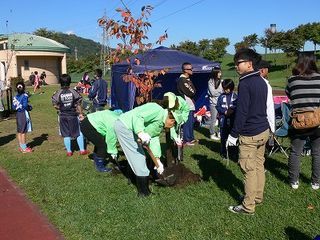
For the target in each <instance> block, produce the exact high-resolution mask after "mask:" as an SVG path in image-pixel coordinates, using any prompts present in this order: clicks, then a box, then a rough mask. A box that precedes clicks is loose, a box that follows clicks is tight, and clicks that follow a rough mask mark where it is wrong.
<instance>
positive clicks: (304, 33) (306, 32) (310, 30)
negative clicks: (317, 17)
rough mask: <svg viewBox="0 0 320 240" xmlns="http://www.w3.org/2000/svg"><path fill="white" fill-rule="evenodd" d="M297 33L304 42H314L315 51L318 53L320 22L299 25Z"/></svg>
mask: <svg viewBox="0 0 320 240" xmlns="http://www.w3.org/2000/svg"><path fill="white" fill-rule="evenodd" d="M296 32H297V34H299V35H300V36H301V37H302V38H303V39H304V41H310V42H312V43H313V45H314V51H315V52H316V50H317V44H320V22H313V23H307V24H304V25H299V26H298V27H297V28H296Z"/></svg>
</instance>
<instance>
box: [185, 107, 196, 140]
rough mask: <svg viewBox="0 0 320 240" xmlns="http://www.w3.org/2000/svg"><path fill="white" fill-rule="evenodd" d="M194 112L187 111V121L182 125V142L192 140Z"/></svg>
mask: <svg viewBox="0 0 320 240" xmlns="http://www.w3.org/2000/svg"><path fill="white" fill-rule="evenodd" d="M193 115H194V111H193V110H192V111H189V116H188V120H187V121H186V122H185V123H184V124H183V141H184V142H191V141H192V140H194V133H193V125H194V116H193Z"/></svg>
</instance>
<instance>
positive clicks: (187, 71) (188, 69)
mask: <svg viewBox="0 0 320 240" xmlns="http://www.w3.org/2000/svg"><path fill="white" fill-rule="evenodd" d="M182 72H183V73H182V74H181V75H180V77H179V79H178V81H177V90H178V93H179V95H180V96H181V97H183V98H184V99H185V100H186V102H187V103H188V105H189V108H190V111H189V116H188V120H187V122H186V123H185V124H184V125H183V143H184V144H185V145H189V146H193V145H194V144H195V143H196V140H195V138H194V133H193V125H194V116H193V115H194V111H195V104H194V97H195V95H196V88H195V87H194V85H193V83H192V81H191V80H190V77H191V76H192V73H193V69H192V65H191V63H188V62H185V63H183V64H182Z"/></svg>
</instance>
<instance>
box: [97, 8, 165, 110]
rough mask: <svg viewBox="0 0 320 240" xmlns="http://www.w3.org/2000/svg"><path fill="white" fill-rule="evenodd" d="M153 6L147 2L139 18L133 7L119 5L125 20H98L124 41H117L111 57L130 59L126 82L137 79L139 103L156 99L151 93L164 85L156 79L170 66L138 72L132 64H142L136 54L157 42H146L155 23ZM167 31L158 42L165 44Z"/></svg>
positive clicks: (108, 30) (114, 58)
mask: <svg viewBox="0 0 320 240" xmlns="http://www.w3.org/2000/svg"><path fill="white" fill-rule="evenodd" d="M152 10H153V7H152V6H150V5H146V6H143V7H142V8H141V12H140V16H139V17H137V18H135V17H134V16H133V15H132V13H131V11H130V10H129V9H128V8H127V7H126V6H125V8H117V9H116V11H117V12H118V13H120V16H121V18H122V20H121V21H120V20H118V21H116V20H114V19H105V18H100V19H99V20H98V24H99V26H102V27H105V28H106V32H107V34H108V35H109V36H111V37H115V38H116V39H119V40H120V41H121V43H118V44H117V47H116V48H115V49H114V50H112V51H111V54H110V56H108V59H107V61H109V63H111V64H113V63H118V62H121V61H127V62H128V64H129V68H128V71H127V73H126V74H125V75H124V76H123V80H124V81H126V82H129V81H131V82H133V83H134V84H135V86H136V88H137V89H138V91H137V94H136V101H137V103H138V105H140V104H142V103H145V102H149V101H150V100H151V99H152V96H151V93H152V90H153V89H154V88H155V87H161V85H160V84H159V83H157V82H155V79H156V78H157V77H158V76H159V75H160V74H165V73H166V72H167V71H168V69H159V70H157V71H151V70H148V69H147V68H146V69H145V71H144V73H143V74H136V73H134V72H133V71H132V65H133V64H136V65H140V60H139V59H137V58H135V59H133V58H132V56H134V55H136V54H139V53H141V54H143V53H144V52H145V51H147V50H150V49H151V48H152V47H153V45H154V44H152V43H144V41H145V40H147V39H148V36H147V32H148V30H149V28H150V27H151V24H150V23H149V22H148V18H149V16H150V15H151V11H152ZM167 37H168V35H167V32H166V31H165V33H164V34H163V35H161V36H160V37H159V38H158V40H157V41H156V44H159V45H160V44H161V43H162V42H163V41H165V40H166V39H167Z"/></svg>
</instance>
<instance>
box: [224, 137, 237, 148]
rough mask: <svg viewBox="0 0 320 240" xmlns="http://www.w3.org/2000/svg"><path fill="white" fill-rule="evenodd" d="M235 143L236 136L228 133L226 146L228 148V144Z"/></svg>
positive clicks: (235, 144) (233, 144) (232, 144)
mask: <svg viewBox="0 0 320 240" xmlns="http://www.w3.org/2000/svg"><path fill="white" fill-rule="evenodd" d="M237 144H238V138H235V137H232V136H231V135H230V134H229V136H228V139H227V142H226V147H227V148H228V147H229V146H237Z"/></svg>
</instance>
